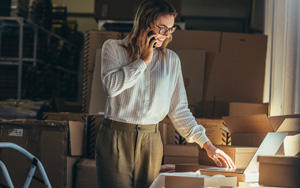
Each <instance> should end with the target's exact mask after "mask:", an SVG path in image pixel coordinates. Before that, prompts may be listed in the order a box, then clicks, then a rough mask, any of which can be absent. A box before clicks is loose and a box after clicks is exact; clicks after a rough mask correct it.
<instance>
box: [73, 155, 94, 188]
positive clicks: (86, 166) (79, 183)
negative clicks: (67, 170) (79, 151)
mask: <svg viewBox="0 0 300 188" xmlns="http://www.w3.org/2000/svg"><path fill="white" fill-rule="evenodd" d="M97 180H98V177H97V169H96V161H95V160H94V159H81V160H80V161H79V162H78V163H77V164H76V188H87V187H88V188H98V182H97Z"/></svg>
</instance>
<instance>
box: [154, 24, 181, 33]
mask: <svg viewBox="0 0 300 188" xmlns="http://www.w3.org/2000/svg"><path fill="white" fill-rule="evenodd" d="M156 27H158V28H159V31H158V33H159V34H161V35H165V34H166V33H167V32H168V31H169V33H170V34H172V33H173V32H174V31H175V30H176V28H177V27H176V26H173V27H171V28H167V27H165V26H164V27H160V26H158V25H156Z"/></svg>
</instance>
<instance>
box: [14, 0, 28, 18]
mask: <svg viewBox="0 0 300 188" xmlns="http://www.w3.org/2000/svg"><path fill="white" fill-rule="evenodd" d="M28 5H29V0H11V12H10V15H11V16H13V17H23V18H27V17H28Z"/></svg>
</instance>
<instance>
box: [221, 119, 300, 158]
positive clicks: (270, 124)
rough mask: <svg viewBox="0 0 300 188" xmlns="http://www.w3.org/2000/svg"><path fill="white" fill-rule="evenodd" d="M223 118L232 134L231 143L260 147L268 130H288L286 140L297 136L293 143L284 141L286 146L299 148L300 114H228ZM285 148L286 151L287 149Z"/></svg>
mask: <svg viewBox="0 0 300 188" xmlns="http://www.w3.org/2000/svg"><path fill="white" fill-rule="evenodd" d="M223 120H224V122H225V126H226V127H227V129H228V130H227V131H229V133H230V134H231V145H233V146H252V147H258V146H259V145H260V144H261V142H262V141H263V139H264V138H265V136H266V134H267V133H268V132H288V133H289V134H288V136H287V138H286V140H285V142H288V140H289V136H294V137H296V138H295V139H293V140H292V141H293V144H288V143H285V142H284V146H286V147H287V148H289V147H296V148H298V149H299V143H300V141H299V140H300V135H299V133H300V126H299V125H300V114H297V115H284V116H270V117H268V116H267V115H266V114H258V115H248V116H227V117H223ZM225 130H226V129H225ZM297 140H298V141H299V142H298V144H297ZM294 144H296V145H294ZM284 150H285V151H286V149H284ZM294 152H296V151H294ZM298 152H299V151H298ZM298 152H296V153H298Z"/></svg>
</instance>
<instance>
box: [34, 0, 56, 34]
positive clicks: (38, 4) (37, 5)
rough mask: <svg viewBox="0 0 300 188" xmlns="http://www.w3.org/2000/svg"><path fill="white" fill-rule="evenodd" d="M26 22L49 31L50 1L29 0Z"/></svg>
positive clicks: (50, 17)
mask: <svg viewBox="0 0 300 188" xmlns="http://www.w3.org/2000/svg"><path fill="white" fill-rule="evenodd" d="M28 21H29V22H31V23H34V24H37V25H38V26H40V27H43V28H45V29H47V30H49V31H51V27H52V25H51V24H52V23H51V22H52V2H51V0H42V1H41V0H31V1H30V3H29V11H28Z"/></svg>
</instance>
